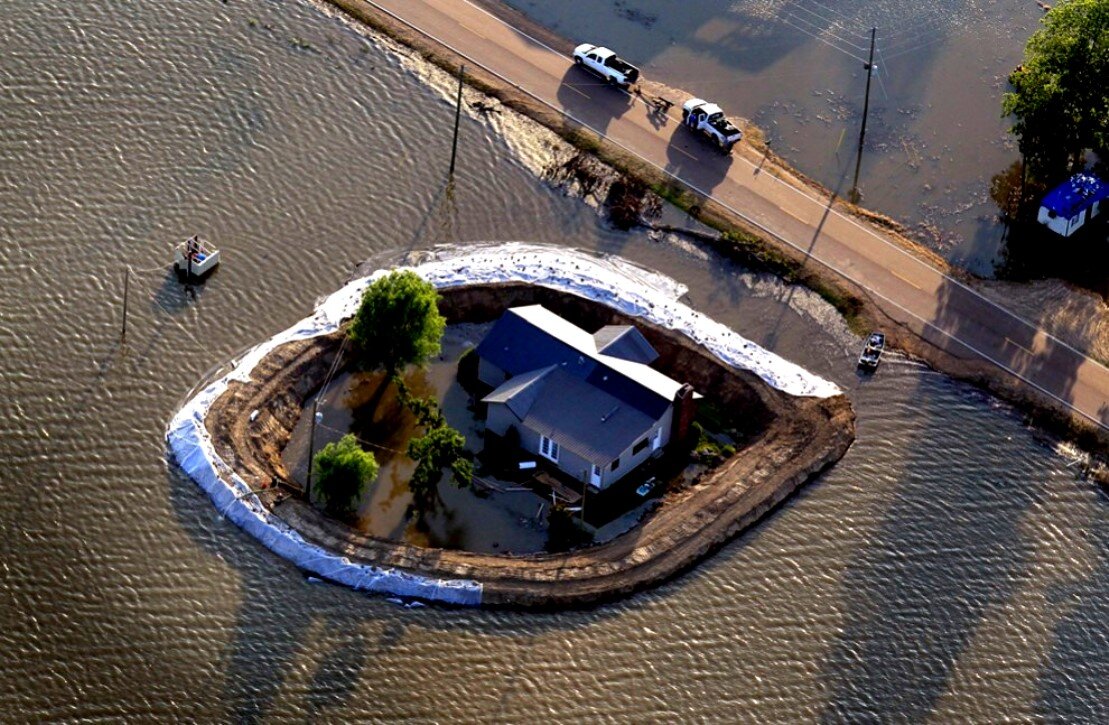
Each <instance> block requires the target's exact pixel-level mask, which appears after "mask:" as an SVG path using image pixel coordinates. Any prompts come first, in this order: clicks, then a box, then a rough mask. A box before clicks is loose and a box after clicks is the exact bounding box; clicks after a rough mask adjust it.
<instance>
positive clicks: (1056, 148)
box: [1003, 0, 1109, 179]
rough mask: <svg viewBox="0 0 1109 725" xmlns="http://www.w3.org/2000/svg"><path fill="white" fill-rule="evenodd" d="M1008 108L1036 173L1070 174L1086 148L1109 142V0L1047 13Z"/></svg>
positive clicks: (1084, 1)
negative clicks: (1014, 119) (1070, 169)
mask: <svg viewBox="0 0 1109 725" xmlns="http://www.w3.org/2000/svg"><path fill="white" fill-rule="evenodd" d="M1042 23H1043V27H1042V28H1041V29H1040V30H1038V31H1036V33H1035V34H1034V35H1033V36H1032V38H1031V39H1030V40H1029V41H1028V45H1027V46H1026V47H1025V51H1024V63H1023V64H1022V65H1021V66H1020V67H1019V68H1017V70H1015V71H1014V72H1013V74H1012V75H1011V76H1010V77H1009V80H1010V82H1011V83H1012V84H1013V91H1012V92H1011V93H1007V94H1005V98H1004V99H1003V108H1004V111H1005V113H1006V114H1012V115H1013V116H1015V117H1016V122H1015V123H1014V125H1013V133H1014V134H1016V135H1017V137H1018V138H1019V139H1020V150H1021V153H1022V154H1023V155H1024V157H1025V160H1026V163H1027V164H1028V166H1029V168H1030V169H1031V170H1032V171H1033V173H1034V174H1035V175H1036V176H1038V177H1041V178H1044V179H1048V178H1050V179H1054V178H1057V177H1059V176H1062V175H1064V174H1065V173H1066V172H1067V171H1068V170H1069V168H1068V167H1069V166H1070V165H1071V164H1073V163H1074V162H1076V161H1078V160H1079V159H1080V157H1081V155H1082V153H1083V152H1084V151H1085V150H1086V149H1093V150H1095V151H1097V152H1099V154H1104V153H1105V152H1106V151H1107V150H1109V80H1107V79H1109V0H1066V1H1065V2H1060V3H1058V4H1057V5H1055V6H1054V7H1053V8H1052V9H1051V10H1050V11H1049V12H1048V13H1047V14H1046V15H1045V16H1044V18H1043V20H1042Z"/></svg>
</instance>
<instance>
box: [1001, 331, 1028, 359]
mask: <svg viewBox="0 0 1109 725" xmlns="http://www.w3.org/2000/svg"><path fill="white" fill-rule="evenodd" d="M1005 342H1008V343H1011V344H1013V345H1015V346H1016V347H1019V348H1020V349H1021V350H1024V351H1025V352H1026V353H1028V354H1029V355H1031V356H1032V357H1035V356H1036V353H1034V352H1032V351H1031V350H1029V349H1028V348H1027V347H1025V346H1024V345H1021V344H1020V343H1019V342H1017V341H1016V340H1014V339H1013V338H1011V337H1009V336H1008V335H1006V336H1005Z"/></svg>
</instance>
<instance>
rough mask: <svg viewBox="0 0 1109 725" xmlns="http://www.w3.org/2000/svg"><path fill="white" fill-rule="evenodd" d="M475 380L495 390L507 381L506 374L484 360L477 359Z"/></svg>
mask: <svg viewBox="0 0 1109 725" xmlns="http://www.w3.org/2000/svg"><path fill="white" fill-rule="evenodd" d="M477 378H478V380H480V381H481V382H483V383H485V384H486V385H491V386H493V387H494V388H496V387H498V386H499V385H500V384H501V383H503V382H504V381H505V380H508V374H507V373H505V371H504V370H501V369H500V368H499V367H497V366H496V365H494V364H493V363H491V362H489V361H488V360H486V359H485V358H479V359H478V364H477Z"/></svg>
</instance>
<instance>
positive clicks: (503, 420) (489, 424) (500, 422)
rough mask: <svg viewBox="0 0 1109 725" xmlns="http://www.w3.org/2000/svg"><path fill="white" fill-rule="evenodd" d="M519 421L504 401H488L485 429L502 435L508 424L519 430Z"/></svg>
mask: <svg viewBox="0 0 1109 725" xmlns="http://www.w3.org/2000/svg"><path fill="white" fill-rule="evenodd" d="M519 423H520V421H519V420H518V419H517V418H516V416H515V414H513V412H512V411H511V410H509V409H508V406H507V405H505V404H504V403H490V404H489V411H488V413H487V415H486V418H485V429H486V430H489V431H492V432H493V433H496V434H497V435H499V436H503V435H504V434H505V433H506V432H508V429H509V427H510V426H513V425H515V426H516V428H517V430H519V428H520V426H519Z"/></svg>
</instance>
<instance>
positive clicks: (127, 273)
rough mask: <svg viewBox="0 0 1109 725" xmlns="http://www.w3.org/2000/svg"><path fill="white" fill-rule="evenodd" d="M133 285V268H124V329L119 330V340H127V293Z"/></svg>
mask: <svg viewBox="0 0 1109 725" xmlns="http://www.w3.org/2000/svg"><path fill="white" fill-rule="evenodd" d="M130 286H131V268H130V267H127V268H125V269H124V270H123V329H121V330H120V332H119V341H120V342H127V293H128V291H129V288H130Z"/></svg>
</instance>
